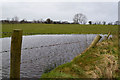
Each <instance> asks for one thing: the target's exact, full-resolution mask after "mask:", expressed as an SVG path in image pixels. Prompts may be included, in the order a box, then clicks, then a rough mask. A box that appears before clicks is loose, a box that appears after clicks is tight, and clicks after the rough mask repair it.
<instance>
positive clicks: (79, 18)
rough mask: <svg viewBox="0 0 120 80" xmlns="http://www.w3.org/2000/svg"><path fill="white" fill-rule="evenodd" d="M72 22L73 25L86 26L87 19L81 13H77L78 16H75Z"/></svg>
mask: <svg viewBox="0 0 120 80" xmlns="http://www.w3.org/2000/svg"><path fill="white" fill-rule="evenodd" d="M73 21H74V23H75V24H86V23H87V17H86V16H85V15H84V14H82V13H78V14H75V16H74V18H73Z"/></svg>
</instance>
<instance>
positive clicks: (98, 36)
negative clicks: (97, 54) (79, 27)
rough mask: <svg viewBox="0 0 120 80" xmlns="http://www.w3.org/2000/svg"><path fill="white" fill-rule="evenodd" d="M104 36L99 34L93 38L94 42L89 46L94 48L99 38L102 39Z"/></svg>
mask: <svg viewBox="0 0 120 80" xmlns="http://www.w3.org/2000/svg"><path fill="white" fill-rule="evenodd" d="M101 38H102V37H101V36H100V35H97V36H96V37H95V39H94V40H93V42H92V43H91V44H90V46H89V47H88V49H89V48H92V47H95V45H96V44H97V43H98V42H99V40H100V39H101Z"/></svg>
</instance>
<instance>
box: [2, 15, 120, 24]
mask: <svg viewBox="0 0 120 80" xmlns="http://www.w3.org/2000/svg"><path fill="white" fill-rule="evenodd" d="M0 22H1V23H3V24H6V23H7V24H18V23H20V24H22V23H41V24H90V25H120V21H115V22H109V23H107V22H106V21H87V17H86V16H85V15H84V14H82V13H78V14H75V15H74V17H73V22H68V21H53V20H51V19H50V18H48V19H46V20H43V19H39V20H32V21H27V20H26V19H22V20H19V18H18V17H17V16H15V17H13V18H12V19H9V18H7V19H6V20H0Z"/></svg>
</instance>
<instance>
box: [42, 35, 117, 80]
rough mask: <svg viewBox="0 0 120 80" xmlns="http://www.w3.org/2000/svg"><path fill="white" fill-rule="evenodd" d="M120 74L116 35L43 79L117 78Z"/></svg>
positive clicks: (45, 75)
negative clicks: (119, 73)
mask: <svg viewBox="0 0 120 80" xmlns="http://www.w3.org/2000/svg"><path fill="white" fill-rule="evenodd" d="M118 72H119V70H118V38H117V36H116V35H114V36H113V38H112V39H109V40H105V41H102V42H100V43H98V44H97V45H96V47H95V48H91V49H90V50H88V51H87V52H86V53H83V54H81V55H78V56H76V57H75V58H74V59H73V60H72V61H71V62H69V63H66V64H63V65H60V66H58V67H57V68H55V69H54V70H52V71H51V72H48V73H45V74H43V75H42V77H41V78H116V77H118V75H117V74H118Z"/></svg>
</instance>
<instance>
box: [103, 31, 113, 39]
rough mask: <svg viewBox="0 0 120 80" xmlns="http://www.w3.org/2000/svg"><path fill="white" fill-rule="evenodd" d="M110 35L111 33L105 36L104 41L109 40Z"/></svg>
mask: <svg viewBox="0 0 120 80" xmlns="http://www.w3.org/2000/svg"><path fill="white" fill-rule="evenodd" d="M110 34H111V32H109V33H108V35H107V36H105V39H104V40H107V39H108V38H109V36H110Z"/></svg>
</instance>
